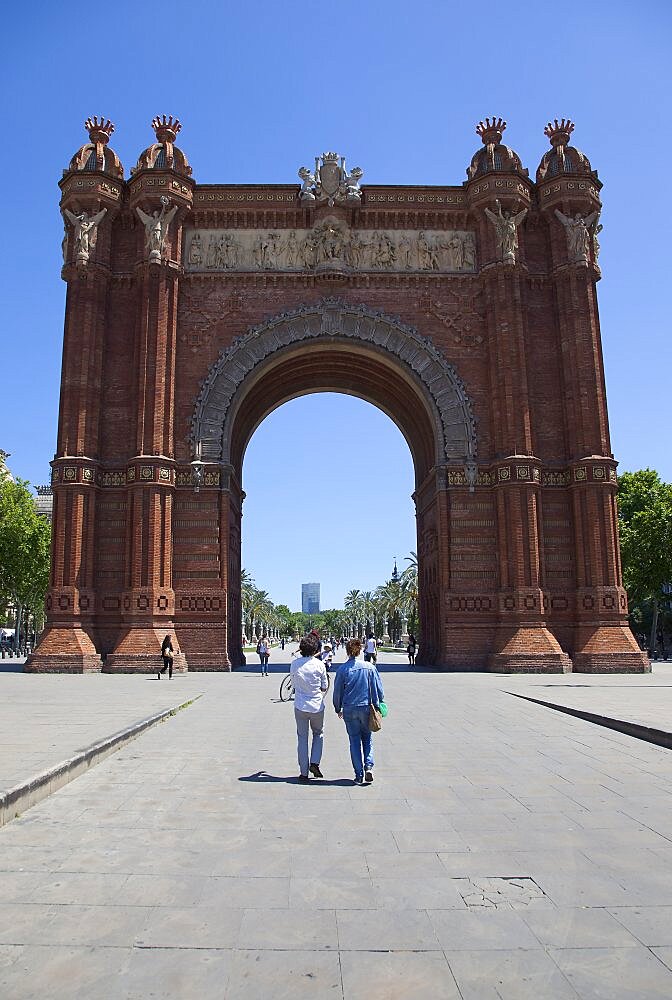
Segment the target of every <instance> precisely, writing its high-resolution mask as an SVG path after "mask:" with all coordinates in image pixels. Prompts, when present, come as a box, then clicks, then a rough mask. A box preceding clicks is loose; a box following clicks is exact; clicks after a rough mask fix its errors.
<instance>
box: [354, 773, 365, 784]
mask: <svg viewBox="0 0 672 1000" xmlns="http://www.w3.org/2000/svg"><path fill="white" fill-rule="evenodd" d="M355 784H356V785H363V784H364V778H363V777H362V776H361V774H360V775H355Z"/></svg>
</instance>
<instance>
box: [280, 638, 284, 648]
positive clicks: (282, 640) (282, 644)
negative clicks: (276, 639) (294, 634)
mask: <svg viewBox="0 0 672 1000" xmlns="http://www.w3.org/2000/svg"><path fill="white" fill-rule="evenodd" d="M284 648H285V637H284V635H283V637H282V639H281V640H280V649H282V650H283V651H284Z"/></svg>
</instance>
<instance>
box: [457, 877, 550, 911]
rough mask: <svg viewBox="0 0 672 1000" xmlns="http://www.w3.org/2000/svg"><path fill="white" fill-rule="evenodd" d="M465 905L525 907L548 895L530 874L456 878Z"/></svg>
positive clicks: (487, 907)
mask: <svg viewBox="0 0 672 1000" xmlns="http://www.w3.org/2000/svg"><path fill="white" fill-rule="evenodd" d="M455 882H456V883H457V889H458V892H459V893H460V895H461V897H462V899H463V900H464V902H465V905H466V906H468V907H469V908H470V909H474V910H475V909H484V908H485V909H500V908H507V909H511V908H514V907H516V908H517V907H525V906H529V905H530V904H532V903H536V902H539V901H547V902H550V900H548V896H547V895H546V893H545V892H544V891H543V889H541V887H540V886H539V885H537V883H536V882H535V881H534V879H533V878H530V876H529V875H521V876H515V877H514V876H506V877H505V876H499V875H497V876H492V877H489V878H458V879H455Z"/></svg>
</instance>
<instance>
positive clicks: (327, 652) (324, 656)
mask: <svg viewBox="0 0 672 1000" xmlns="http://www.w3.org/2000/svg"><path fill="white" fill-rule="evenodd" d="M333 658H334V654H333V653H332V651H331V643H328V642H325V644H324V649H323V650H322V652H321V653H320V659H321V660H322V662H323V663H324V666H325V669H326V670H327V671H329V670H331V663H332V660H333Z"/></svg>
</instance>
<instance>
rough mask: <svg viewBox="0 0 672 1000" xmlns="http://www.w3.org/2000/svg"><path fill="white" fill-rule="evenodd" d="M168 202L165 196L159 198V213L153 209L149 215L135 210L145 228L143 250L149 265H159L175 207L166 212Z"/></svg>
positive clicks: (140, 210) (137, 209)
mask: <svg viewBox="0 0 672 1000" xmlns="http://www.w3.org/2000/svg"><path fill="white" fill-rule="evenodd" d="M169 204H170V202H169V201H168V199H167V198H166V196H165V195H162V196H161V212H159V211H158V209H155V210H154V211H153V212H152V214H151V215H148V214H147V213H146V212H143V211H142V209H141V208H136V212H137V213H138V217H139V218H140V221H141V222H142V224H143V226H144V227H145V249H146V250H147V251H148V252H149V263H150V264H160V263H161V258H162V256H163V251H164V248H165V245H166V236H167V235H168V227H169V226H170V223H171V222H172V221H173V218H174V217H175V213H176V212H177V205H173V207H172V208H171V209H170V211H167V209H168V206H169Z"/></svg>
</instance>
